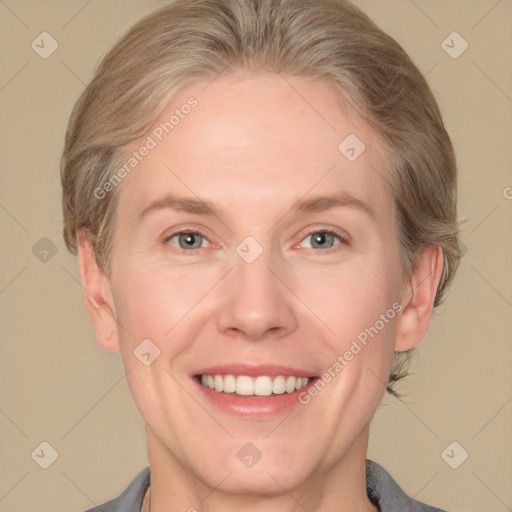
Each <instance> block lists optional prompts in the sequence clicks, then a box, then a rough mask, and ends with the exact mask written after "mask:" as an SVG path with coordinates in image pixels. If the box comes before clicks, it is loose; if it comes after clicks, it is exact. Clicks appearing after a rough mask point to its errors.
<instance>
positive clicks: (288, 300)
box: [218, 251, 297, 341]
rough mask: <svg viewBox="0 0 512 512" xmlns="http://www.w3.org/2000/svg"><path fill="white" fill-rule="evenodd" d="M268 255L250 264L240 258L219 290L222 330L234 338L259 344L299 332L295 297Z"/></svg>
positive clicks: (219, 326)
mask: <svg viewBox="0 0 512 512" xmlns="http://www.w3.org/2000/svg"><path fill="white" fill-rule="evenodd" d="M271 260H272V258H271V256H270V255H269V254H267V253H266V251H264V252H263V253H262V254H261V255H260V256H259V257H258V258H257V259H256V260H255V261H253V262H252V263H247V262H246V261H244V260H243V259H242V258H241V257H238V255H237V256H236V257H235V258H234V268H233V270H232V271H231V272H229V274H228V276H226V279H224V280H223V285H222V289H221V290H219V292H220V293H219V295H220V296H221V298H220V301H221V302H220V305H219V306H220V311H219V314H218V328H219V330H220V332H222V333H225V334H229V335H231V336H239V337H243V338H245V339H247V340H249V341H258V340H262V339H267V338H269V337H273V338H279V337H282V336H285V335H286V334H289V333H291V332H293V331H294V330H295V329H296V328H297V316H296V313H295V306H294V303H293V294H292V293H291V292H290V290H289V289H288V288H287V287H286V286H285V285H284V284H283V281H284V282H286V280H285V279H284V277H285V276H284V275H280V272H279V270H278V269H277V268H276V265H275V264H272V261H271Z"/></svg>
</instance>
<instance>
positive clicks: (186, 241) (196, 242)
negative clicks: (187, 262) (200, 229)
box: [169, 233, 205, 250]
mask: <svg viewBox="0 0 512 512" xmlns="http://www.w3.org/2000/svg"><path fill="white" fill-rule="evenodd" d="M174 239H177V241H178V244H177V246H178V247H179V248H180V249H185V250H187V249H200V248H201V247H203V242H204V241H205V238H204V237H203V235H201V234H199V233H176V234H175V235H174V236H172V237H170V238H169V243H171V244H172V245H176V243H173V240H174Z"/></svg>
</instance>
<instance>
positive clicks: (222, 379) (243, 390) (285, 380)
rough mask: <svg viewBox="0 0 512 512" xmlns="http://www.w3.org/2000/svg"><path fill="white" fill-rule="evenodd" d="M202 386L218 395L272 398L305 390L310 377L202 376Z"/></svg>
mask: <svg viewBox="0 0 512 512" xmlns="http://www.w3.org/2000/svg"><path fill="white" fill-rule="evenodd" d="M199 380H200V382H201V385H202V386H204V387H205V388H209V389H211V390H213V391H217V392H218V393H234V394H236V395H241V396H271V395H282V394H284V393H293V392H295V391H299V390H301V389H303V388H305V387H306V386H307V385H308V384H309V381H310V378H309V377H294V376H291V375H290V376H286V377H285V376H284V375H277V376H276V377H269V376H267V375H262V376H256V377H252V376H249V375H236V376H235V375H229V374H228V375H221V374H215V375H205V374H203V375H200V376H199Z"/></svg>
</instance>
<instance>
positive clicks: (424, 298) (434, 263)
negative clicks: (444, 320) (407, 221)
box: [395, 245, 443, 352]
mask: <svg viewBox="0 0 512 512" xmlns="http://www.w3.org/2000/svg"><path fill="white" fill-rule="evenodd" d="M442 271H443V251H442V249H441V247H439V246H437V245H428V246H427V247H425V248H424V249H423V250H422V252H421V253H420V255H419V257H418V261H417V264H416V267H415V269H414V271H413V273H412V275H411V276H410V278H409V279H408V280H407V281H406V283H405V287H404V290H403V294H402V305H403V309H402V312H401V315H400V317H399V318H398V321H397V327H396V337H395V351H397V352H404V351H406V350H409V349H411V348H413V347H415V346H416V345H417V344H418V343H419V342H420V341H421V340H422V339H423V337H424V336H425V333H426V332H427V328H428V324H429V322H430V318H431V316H432V311H433V309H434V300H435V297H436V292H437V287H438V286H439V281H440V279H441V274H442Z"/></svg>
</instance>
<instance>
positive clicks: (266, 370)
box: [191, 363, 315, 377]
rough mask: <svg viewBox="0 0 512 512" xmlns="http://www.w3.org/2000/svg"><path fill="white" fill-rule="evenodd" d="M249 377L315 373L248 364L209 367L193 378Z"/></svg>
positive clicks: (268, 365)
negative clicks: (214, 376)
mask: <svg viewBox="0 0 512 512" xmlns="http://www.w3.org/2000/svg"><path fill="white" fill-rule="evenodd" d="M215 374H219V375H248V376H249V377H258V376H260V375H268V376H269V377H277V376H278V375H283V376H285V377H288V376H290V375H293V376H294V377H313V376H315V373H314V372H312V371H311V372H308V371H304V370H299V369H298V368H290V367H286V366H277V365H273V364H272V365H270V364H262V365H247V364H242V363H240V364H226V365H218V366H208V367H207V368H203V369H200V370H198V371H196V372H194V373H193V374H192V375H191V376H197V375H215Z"/></svg>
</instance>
